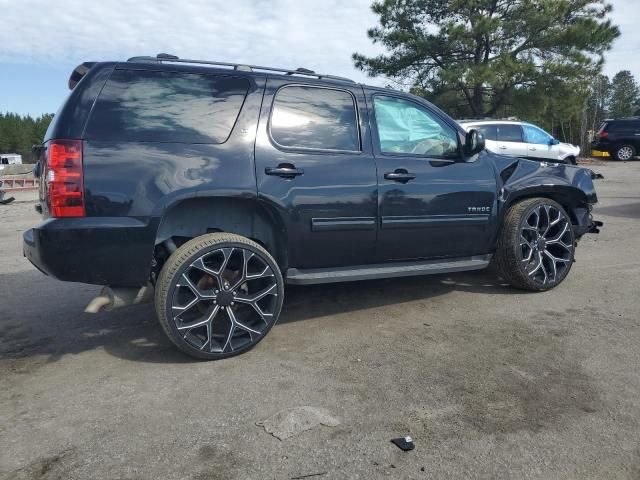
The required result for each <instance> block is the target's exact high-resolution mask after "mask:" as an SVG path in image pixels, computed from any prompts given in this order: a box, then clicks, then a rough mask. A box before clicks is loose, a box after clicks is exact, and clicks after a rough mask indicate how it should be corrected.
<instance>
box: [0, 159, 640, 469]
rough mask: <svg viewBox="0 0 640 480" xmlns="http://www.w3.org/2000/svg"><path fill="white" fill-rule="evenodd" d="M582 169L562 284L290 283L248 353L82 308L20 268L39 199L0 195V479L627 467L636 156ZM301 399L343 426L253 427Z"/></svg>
mask: <svg viewBox="0 0 640 480" xmlns="http://www.w3.org/2000/svg"><path fill="white" fill-rule="evenodd" d="M593 168H595V169H596V170H598V171H601V172H602V173H603V174H604V175H605V176H606V180H604V181H602V180H601V181H599V182H598V185H597V186H598V190H599V194H600V201H601V202H600V204H599V205H598V207H597V209H596V214H597V215H596V216H597V218H599V219H601V220H603V221H604V222H605V228H604V230H603V232H602V233H601V234H600V235H599V236H589V237H587V238H585V239H583V241H582V242H581V244H580V247H579V248H578V253H577V262H576V264H575V265H574V268H573V271H572V272H571V274H570V276H569V278H568V279H567V280H566V281H565V282H564V283H563V284H562V285H561V286H560V287H559V288H557V289H555V290H553V291H551V292H547V293H543V294H528V293H524V292H520V291H516V290H512V289H510V288H508V287H505V286H502V285H500V284H497V283H496V281H495V279H494V278H493V277H491V276H490V275H488V274H487V273H484V272H477V273H472V274H456V275H448V276H435V277H423V278H409V279H399V280H384V281H371V282H362V283H358V284H342V285H330V286H314V287H297V288H293V287H291V288H289V289H288V290H287V297H286V300H285V308H284V312H283V316H282V318H281V321H280V322H279V324H278V325H276V327H275V328H274V329H273V331H272V332H271V333H270V334H269V335H268V336H267V338H266V339H265V340H264V341H263V342H262V343H261V344H260V345H259V346H258V347H257V348H256V349H254V350H253V351H251V352H249V353H248V354H245V355H242V356H240V357H235V358H232V359H229V360H225V361H221V362H214V363H201V362H196V361H192V360H191V359H189V358H187V357H185V356H184V355H182V354H181V353H179V352H178V351H176V350H175V349H174V348H173V347H172V346H171V345H170V344H169V342H168V341H167V340H166V339H165V338H164V336H163V335H162V333H161V330H160V327H159V325H158V324H157V322H156V320H155V317H154V312H153V310H152V307H151V306H139V307H133V308H129V309H126V310H120V311H116V312H111V313H101V314H98V315H94V316H91V315H88V314H84V313H82V310H83V308H84V306H85V304H86V303H87V302H88V301H89V300H90V299H91V298H92V296H93V295H94V294H96V293H97V292H98V290H99V289H98V287H94V286H87V285H74V284H68V283H61V282H58V281H56V280H52V279H49V278H46V277H45V276H43V275H42V274H41V273H39V272H38V271H36V270H35V269H34V268H33V267H31V266H30V265H29V264H28V262H27V261H26V260H24V259H23V258H22V252H21V232H22V230H24V229H26V228H27V227H29V226H32V225H34V224H36V223H37V222H38V217H37V215H36V213H35V212H34V210H33V203H32V202H18V203H15V204H12V205H10V206H6V207H2V206H0V305H1V307H2V310H1V311H2V317H1V320H0V338H1V343H0V445H2V448H0V478H6V479H12V480H13V479H22V478H34V479H40V478H46V479H50V478H60V479H75V478H77V479H93V478H96V479H98V478H99V479H101V478H114V479H115V478H118V479H142V478H162V479H174V478H176V479H178V478H184V479H208V478H211V479H214V478H215V479H218V478H219V479H231V478H238V479H248V478H255V479H269V478H277V479H281V478H282V479H287V478H295V477H300V476H305V475H313V474H317V475H316V476H313V477H308V478H312V479H315V478H319V479H324V478H331V479H333V478H344V479H353V478H366V479H370V478H379V477H385V476H388V477H389V478H416V479H418V478H519V479H523V478H536V479H550V478H563V479H564V478H592V479H604V478H629V479H638V478H640V295H639V293H640V288H639V283H640V282H639V281H640V275H639V274H640V257H639V256H638V246H640V244H639V240H638V239H639V238H640V222H639V219H640V186H639V185H640V162H638V161H636V162H631V163H624V164H623V163H607V164H605V165H603V166H594V167H593ZM304 405H308V406H314V407H323V408H325V409H327V410H328V411H329V412H330V414H331V415H333V416H334V417H336V418H337V419H338V420H339V421H340V425H338V426H334V427H328V426H318V427H316V428H313V429H311V430H308V431H306V432H303V433H300V434H298V435H296V436H293V437H291V438H289V439H286V440H282V441H281V440H278V439H276V438H274V437H273V436H271V435H269V434H268V433H266V432H265V431H264V429H263V428H261V427H258V426H256V422H258V421H260V420H264V419H265V418H267V417H270V416H271V415H273V414H275V413H276V412H278V411H280V410H286V409H290V408H294V407H298V406H304ZM404 434H410V435H411V436H412V437H413V438H414V439H415V442H416V449H415V450H414V451H412V452H406V453H405V452H402V451H400V450H399V449H398V448H397V447H395V446H394V445H393V444H391V443H390V442H389V440H390V439H391V438H393V437H397V436H400V435H404Z"/></svg>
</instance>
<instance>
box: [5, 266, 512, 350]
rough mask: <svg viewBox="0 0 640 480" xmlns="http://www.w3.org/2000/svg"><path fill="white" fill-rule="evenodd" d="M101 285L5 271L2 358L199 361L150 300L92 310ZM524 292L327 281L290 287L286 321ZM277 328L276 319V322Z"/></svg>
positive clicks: (466, 280)
mask: <svg viewBox="0 0 640 480" xmlns="http://www.w3.org/2000/svg"><path fill="white" fill-rule="evenodd" d="M99 290H100V287H97V286H92V285H81V284H72V283H64V282H59V281H57V280H53V279H51V278H48V277H45V276H43V275H42V274H41V273H40V272H37V271H35V270H34V271H24V272H19V273H14V274H0V305H1V315H2V317H1V321H0V338H1V339H2V340H1V342H0V362H5V361H10V362H12V361H13V362H16V361H17V362H20V361H25V360H29V359H34V360H37V362H38V363H51V362H56V361H58V360H60V359H61V358H63V357H65V356H67V355H73V354H79V353H82V352H85V351H91V350H95V349H104V350H105V351H106V352H108V353H109V354H111V355H113V356H115V357H119V358H123V359H126V360H130V361H139V362H152V363H188V362H194V361H197V360H194V359H192V358H190V357H188V356H187V355H185V354H183V353H182V352H180V351H179V350H177V349H176V348H175V347H174V346H173V344H172V343H171V342H170V341H169V340H168V339H167V338H166V337H165V335H164V333H163V331H162V329H161V327H160V325H159V323H158V321H157V320H156V315H155V311H154V308H153V305H152V304H147V305H138V306H133V307H126V308H122V309H119V310H115V311H112V312H100V313H98V314H95V315H92V314H87V313H84V312H83V310H84V307H85V306H86V304H87V303H88V302H89V300H91V298H93V297H94V296H95V295H97V294H98V293H99ZM454 290H457V291H469V292H475V293H491V294H513V293H523V292H521V291H518V290H514V289H512V288H510V287H508V286H506V285H504V284H501V283H500V282H498V281H497V280H496V278H495V277H494V276H492V275H491V274H490V273H488V272H485V271H481V272H466V273H458V274H449V275H433V276H424V277H409V278H397V279H385V280H372V281H363V282H353V283H336V284H328V285H310V286H288V287H287V291H286V298H285V304H284V308H283V311H282V315H281V318H280V320H279V323H280V324H284V323H290V322H299V321H305V320H309V319H314V318H320V317H324V316H329V315H334V314H340V313H348V312H352V311H357V310H363V309H371V308H380V307H385V306H388V305H395V304H401V303H405V302H411V301H415V300H428V299H430V298H434V297H437V296H440V295H445V294H447V293H449V292H451V291H454ZM276 328H277V326H276Z"/></svg>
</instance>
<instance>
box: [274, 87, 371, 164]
mask: <svg viewBox="0 0 640 480" xmlns="http://www.w3.org/2000/svg"><path fill="white" fill-rule="evenodd" d="M269 128H270V131H271V138H272V139H273V141H274V142H275V143H277V144H278V145H279V146H281V147H289V148H303V149H314V150H338V151H359V150H360V138H359V130H358V120H357V115H356V106H355V99H354V98H353V96H352V95H351V94H350V93H349V92H347V91H344V90H334V89H329V88H320V87H306V86H285V87H283V88H281V89H280V90H278V93H277V94H276V98H275V100H274V102H273V108H272V109H271V119H270V120H269Z"/></svg>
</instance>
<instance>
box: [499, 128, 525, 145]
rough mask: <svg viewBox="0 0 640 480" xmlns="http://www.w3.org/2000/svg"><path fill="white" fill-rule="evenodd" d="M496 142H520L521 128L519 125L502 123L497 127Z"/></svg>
mask: <svg viewBox="0 0 640 480" xmlns="http://www.w3.org/2000/svg"><path fill="white" fill-rule="evenodd" d="M498 141H501V142H522V128H520V125H510V124H508V123H503V124H500V125H498Z"/></svg>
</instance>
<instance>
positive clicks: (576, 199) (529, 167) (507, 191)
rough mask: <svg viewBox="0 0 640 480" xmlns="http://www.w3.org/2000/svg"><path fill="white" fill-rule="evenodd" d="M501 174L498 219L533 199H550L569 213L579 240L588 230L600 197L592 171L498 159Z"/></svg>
mask: <svg viewBox="0 0 640 480" xmlns="http://www.w3.org/2000/svg"><path fill="white" fill-rule="evenodd" d="M494 160H495V165H496V169H497V174H498V185H499V190H498V218H499V224H500V225H501V224H502V220H503V218H504V214H505V212H506V211H507V210H508V208H509V207H510V206H511V205H513V204H514V203H515V202H517V201H519V200H522V199H525V198H531V197H546V198H550V199H552V200H554V201H556V202H558V203H559V204H560V205H562V206H563V208H564V209H565V210H566V211H567V213H568V214H569V216H570V217H571V221H572V223H573V225H574V228H575V230H576V236H577V237H580V236H581V235H583V234H584V233H586V232H587V231H588V230H589V227H590V224H591V223H592V219H591V214H590V212H591V208H592V206H593V204H594V203H597V201H598V197H597V195H596V191H595V188H594V186H593V180H592V177H593V176H592V172H591V170H589V169H586V168H581V167H576V166H572V165H566V164H558V163H546V162H534V161H529V160H523V159H520V158H510V157H504V156H502V155H495V158H494Z"/></svg>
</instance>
